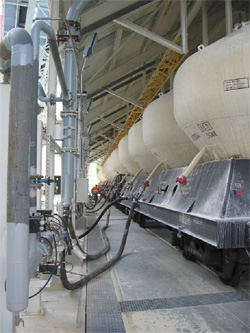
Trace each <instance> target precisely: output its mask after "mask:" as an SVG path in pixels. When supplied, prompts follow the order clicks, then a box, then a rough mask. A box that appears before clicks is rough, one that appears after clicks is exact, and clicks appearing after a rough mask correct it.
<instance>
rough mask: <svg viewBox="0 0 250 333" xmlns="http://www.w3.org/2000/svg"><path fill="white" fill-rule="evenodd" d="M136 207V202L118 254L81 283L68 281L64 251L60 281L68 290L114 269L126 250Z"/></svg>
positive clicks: (132, 207) (81, 280)
mask: <svg viewBox="0 0 250 333" xmlns="http://www.w3.org/2000/svg"><path fill="white" fill-rule="evenodd" d="M135 206H136V202H133V204H132V206H131V209H130V212H129V215H128V219H127V222H126V225H125V228H124V232H123V237H122V242H121V245H120V248H119V250H118V252H117V254H116V255H115V256H114V257H113V258H112V259H110V260H109V261H108V262H107V263H105V264H104V265H103V266H102V267H99V268H98V269H96V270H95V271H93V272H92V273H90V274H88V275H86V276H84V277H83V278H82V279H80V280H79V281H77V282H74V283H71V282H69V280H68V277H67V272H66V270H65V250H63V251H62V252H61V270H60V279H61V282H62V284H63V286H64V288H66V289H68V290H75V289H78V288H81V287H83V286H84V285H85V284H86V283H87V282H89V281H90V280H92V279H93V278H95V277H96V276H98V275H99V274H101V273H103V272H105V271H106V270H107V269H109V268H110V267H112V266H113V265H114V264H115V263H116V262H117V261H118V260H119V259H120V257H121V255H122V253H123V250H124V248H125V245H126V241H127V237H128V232H129V227H130V224H131V220H132V217H133V214H134V209H135Z"/></svg>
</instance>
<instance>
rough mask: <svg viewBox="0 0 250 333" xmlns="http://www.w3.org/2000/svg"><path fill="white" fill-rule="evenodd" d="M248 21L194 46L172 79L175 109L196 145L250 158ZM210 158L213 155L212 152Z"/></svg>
mask: <svg viewBox="0 0 250 333" xmlns="http://www.w3.org/2000/svg"><path fill="white" fill-rule="evenodd" d="M249 36H250V25H249V24H247V25H245V26H244V27H242V28H240V29H239V30H238V31H235V32H233V33H232V34H231V35H229V36H227V37H225V38H223V39H221V40H219V41H217V42H216V43H214V44H211V45H210V46H208V47H206V48H204V49H202V50H200V51H198V52H197V53H195V54H194V55H192V56H191V57H190V58H188V59H187V60H186V61H185V63H184V64H183V65H182V66H181V67H180V69H179V70H178V72H177V74H176V76H175V80H174V114H175V118H176V120H177V123H178V124H179V126H180V127H181V128H182V129H183V131H185V133H186V134H187V135H188V137H189V138H190V139H191V140H192V141H193V142H194V144H195V145H196V146H197V147H198V148H199V149H201V148H203V147H206V146H209V147H210V148H209V149H210V150H212V149H214V150H215V152H216V153H217V155H218V156H219V158H220V159H227V158H231V157H240V158H250V144H249V142H250V134H249V121H250V119H249V115H250V89H249V78H250V37H249ZM210 158H212V156H211V155H210Z"/></svg>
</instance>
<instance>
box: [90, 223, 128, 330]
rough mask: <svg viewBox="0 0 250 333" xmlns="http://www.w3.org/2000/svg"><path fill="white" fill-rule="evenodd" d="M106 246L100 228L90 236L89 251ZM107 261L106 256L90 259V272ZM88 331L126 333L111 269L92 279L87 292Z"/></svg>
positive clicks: (92, 251) (96, 250) (93, 251)
mask: <svg viewBox="0 0 250 333" xmlns="http://www.w3.org/2000/svg"><path fill="white" fill-rule="evenodd" d="M103 246H104V244H103V240H102V236H101V233H100V230H99V228H98V227H97V228H95V229H93V231H92V232H91V233H90V234H89V236H88V252H89V253H96V252H98V251H99V250H101V249H102V247H103ZM105 262H107V258H106V256H104V257H102V258H100V259H98V260H93V261H88V267H87V269H88V273H89V272H92V271H93V270H95V269H96V268H97V267H100V266H102V265H103V264H104V263H105ZM85 332H86V333H91V332H92V333H97V332H102V333H108V332H113V333H124V332H125V328H124V324H123V320H122V317H121V312H120V309H119V304H118V301H117V298H116V294H115V289H114V286H113V281H112V278H111V273H110V271H106V272H104V273H102V274H101V275H100V276H98V277H97V278H95V279H94V280H93V281H90V282H89V283H88V285H87V293H86V317H85Z"/></svg>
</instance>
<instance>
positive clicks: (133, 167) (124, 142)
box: [118, 135, 141, 175]
mask: <svg viewBox="0 0 250 333" xmlns="http://www.w3.org/2000/svg"><path fill="white" fill-rule="evenodd" d="M118 153H119V159H120V161H121V163H122V165H124V167H125V168H126V169H127V170H128V172H129V173H130V174H131V175H135V174H136V172H137V171H138V170H139V169H140V168H141V167H140V165H139V164H138V163H137V162H136V161H135V160H134V159H133V158H132V156H131V155H130V154H129V151H128V135H126V136H124V137H123V138H122V139H121V141H120V142H119V145H118Z"/></svg>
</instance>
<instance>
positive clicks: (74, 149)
mask: <svg viewBox="0 0 250 333" xmlns="http://www.w3.org/2000/svg"><path fill="white" fill-rule="evenodd" d="M61 150H62V152H63V153H65V152H70V153H75V152H77V148H71V147H65V148H61Z"/></svg>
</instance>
